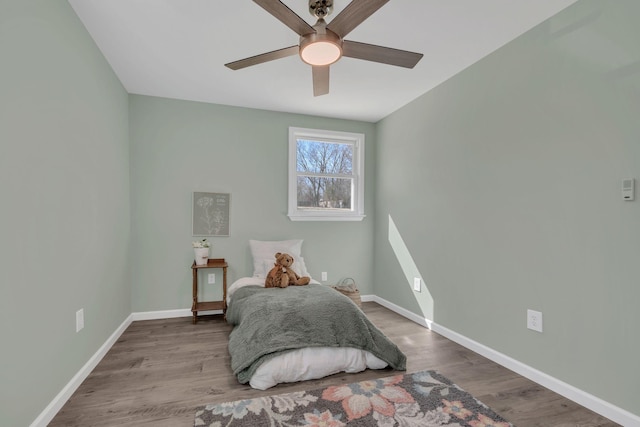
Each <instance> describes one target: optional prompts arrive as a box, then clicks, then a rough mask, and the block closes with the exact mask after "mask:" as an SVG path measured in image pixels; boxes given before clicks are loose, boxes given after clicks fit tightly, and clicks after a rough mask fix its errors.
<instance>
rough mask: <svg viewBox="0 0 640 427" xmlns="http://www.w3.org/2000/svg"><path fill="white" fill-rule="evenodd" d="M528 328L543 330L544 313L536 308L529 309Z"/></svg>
mask: <svg viewBox="0 0 640 427" xmlns="http://www.w3.org/2000/svg"><path fill="white" fill-rule="evenodd" d="M527 328H529V329H531V330H533V331H537V332H542V313H541V312H539V311H535V310H527Z"/></svg>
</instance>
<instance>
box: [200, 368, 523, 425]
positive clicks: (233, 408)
mask: <svg viewBox="0 0 640 427" xmlns="http://www.w3.org/2000/svg"><path fill="white" fill-rule="evenodd" d="M194 426H215V427H222V426H246V427H249V426H250V427H262V426H265V427H266V426H270V427H292V426H318V427H320V426H322V427H339V426H384V427H393V426H398V427H410V426H420V427H431V426H451V427H463V426H470V427H513V425H512V424H511V423H509V422H507V421H506V420H504V419H503V418H501V417H500V416H499V415H498V414H496V413H495V412H493V411H492V410H491V409H490V408H489V407H488V406H486V405H484V404H483V403H482V402H480V401H479V400H477V399H476V398H474V397H473V396H472V395H470V394H469V393H467V392H466V391H464V390H462V389H461V388H460V387H458V386H457V385H455V384H453V383H452V382H451V381H449V380H448V379H447V378H445V377H443V376H442V375H439V374H438V373H437V372H435V371H422V372H417V373H414V374H406V375H396V376H393V377H387V378H380V379H375V380H368V381H361V382H358V383H352V384H344V385H338V386H331V387H327V388H321V389H317V390H311V391H300V392H294V393H287V394H279V395H274V396H267V397H259V398H255V399H247V400H238V401H235V402H227V403H220V404H216V405H208V406H205V407H202V408H198V410H197V412H196V418H195V423H194Z"/></svg>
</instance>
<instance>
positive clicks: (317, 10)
mask: <svg viewBox="0 0 640 427" xmlns="http://www.w3.org/2000/svg"><path fill="white" fill-rule="evenodd" d="M331 12H333V0H309V13H310V14H311V15H312V16H315V17H316V18H318V19H323V18H325V17H327V16H329V15H331Z"/></svg>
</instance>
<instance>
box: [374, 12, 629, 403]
mask: <svg viewBox="0 0 640 427" xmlns="http://www.w3.org/2000/svg"><path fill="white" fill-rule="evenodd" d="M638 16H640V4H639V3H638V2H636V1H634V0H619V1H615V2H614V1H609V2H603V1H586V0H583V1H580V2H578V3H576V4H575V5H573V6H571V7H569V8H568V9H566V10H565V11H563V12H561V13H560V14H559V15H557V16H556V17H553V18H551V19H550V20H549V21H547V22H545V23H543V24H541V25H539V26H538V27H536V28H534V29H533V30H531V31H529V32H528V33H526V34H524V35H523V36H521V37H520V38H518V39H517V40H515V41H513V42H511V43H509V44H507V45H506V46H504V47H503V48H501V49H499V50H498V51H496V52H494V53H493V54H492V55H490V56H489V57H487V58H485V59H483V60H482V61H480V62H478V63H476V64H475V65H473V66H471V67H470V68H468V69H466V70H465V71H463V72H461V73H460V74H458V75H457V76H455V77H453V78H452V79H450V80H449V81H447V82H445V83H444V84H442V85H441V86H439V87H437V88H436V89H434V90H432V91H431V92H429V93H427V94H425V95H424V96H422V97H420V98H418V99H417V100H415V101H414V102H412V103H411V104H409V105H407V106H405V107H403V108H402V109H401V110H399V111H397V112H396V113H394V114H392V115H390V116H389V117H387V118H385V119H383V120H382V121H381V122H380V123H379V124H378V128H377V130H378V134H377V137H378V155H377V163H376V169H377V170H376V172H377V175H376V180H377V186H376V248H375V261H376V262H375V263H374V277H375V278H376V281H375V287H374V293H375V294H376V295H379V296H380V297H382V298H385V299H387V300H389V301H391V302H394V303H396V304H398V305H400V306H402V307H404V308H406V309H408V310H410V311H412V312H414V313H417V314H419V315H422V316H425V317H428V318H431V319H432V320H434V321H435V322H436V323H437V324H439V325H442V326H445V327H447V328H449V329H451V330H453V331H455V332H458V333H460V334H462V335H464V336H466V337H468V338H470V339H472V340H475V341H477V342H479V343H481V344H484V345H486V346H488V347H490V348H493V349H495V350H497V351H499V352H501V353H503V354H506V355H508V356H510V357H512V358H514V359H517V360H519V361H521V362H523V363H525V364H527V365H529V366H532V367H534V368H537V369H539V370H541V371H543V372H545V373H547V374H549V375H551V376H553V377H555V378H558V379H560V380H562V381H565V382H567V383H569V384H571V385H574V386H576V387H578V388H579V389H582V390H584V391H586V392H588V393H591V394H593V395H595V396H598V397H600V398H602V399H604V400H605V401H608V402H611V403H613V404H614V405H617V406H619V407H621V408H623V409H626V410H628V411H630V412H632V413H635V414H640V388H638V384H639V383H640V370H639V369H638V354H640V341H639V340H638V332H637V327H638V325H639V324H640V311H639V310H638V307H637V306H638V301H640V286H638V284H639V283H640V280H639V278H640V273H639V272H638V259H639V258H640V220H639V219H640V200H636V201H634V202H625V201H622V200H621V181H622V179H624V178H632V177H634V178H636V180H638V179H639V178H640V120H639V119H638V112H639V111H640V91H639V88H640V74H638V64H639V63H640V43H639V41H640V27H638V25H637V17H638ZM636 194H638V193H637V192H636ZM415 272H417V273H418V274H419V275H420V276H421V277H423V279H424V280H425V283H426V287H427V288H428V289H427V290H425V291H424V292H422V293H414V292H413V291H412V290H411V283H410V282H409V281H408V280H407V278H409V279H412V277H413V275H414V273H415ZM390 284H395V285H394V286H390ZM429 296H430V297H432V299H433V301H430V297H429ZM527 309H534V310H538V311H541V312H542V313H543V317H544V333H542V334H540V333H537V332H533V331H531V330H528V329H526V310H527Z"/></svg>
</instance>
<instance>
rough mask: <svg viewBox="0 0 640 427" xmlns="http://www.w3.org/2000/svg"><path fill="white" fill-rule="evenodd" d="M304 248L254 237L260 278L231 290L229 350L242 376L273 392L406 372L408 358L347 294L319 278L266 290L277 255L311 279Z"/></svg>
mask: <svg viewBox="0 0 640 427" xmlns="http://www.w3.org/2000/svg"><path fill="white" fill-rule="evenodd" d="M301 245H302V240H289V241H280V242H261V241H254V240H252V241H250V246H251V249H252V256H253V262H254V275H253V276H252V277H243V278H240V279H238V280H236V281H235V282H234V283H233V284H232V285H231V286H230V287H229V289H228V290H227V306H228V307H227V312H226V318H227V322H229V323H230V324H232V325H233V326H234V328H233V330H232V332H231V334H230V336H229V354H230V355H231V368H232V370H233V373H234V374H235V375H236V377H237V378H238V381H239V382H240V383H242V384H246V383H249V385H250V386H251V387H253V388H256V389H260V390H266V389H268V388H270V387H273V386H275V385H276V384H279V383H285V382H296V381H304V380H310V379H317V378H322V377H325V376H328V375H332V374H335V373H338V372H351V373H354V372H361V371H363V370H365V369H367V368H369V369H384V368H387V367H389V368H392V369H396V370H405V369H406V357H405V355H404V354H403V353H402V352H401V351H400V350H399V349H398V347H397V346H396V345H395V344H394V343H393V342H392V341H391V340H389V339H388V338H387V337H386V336H385V335H384V334H383V333H382V332H381V331H380V330H379V329H378V328H377V327H376V326H375V325H373V324H372V323H371V322H370V321H369V319H367V317H366V316H365V315H364V313H363V312H362V311H361V310H360V309H359V308H358V306H357V305H356V304H355V303H354V302H353V301H351V299H349V298H348V297H347V296H345V295H342V294H341V293H339V292H337V291H336V290H334V289H332V288H331V287H329V286H325V285H322V284H320V283H318V282H317V281H315V280H313V279H312V282H311V283H310V284H309V285H306V286H289V287H287V288H284V289H281V288H265V287H264V276H265V275H266V273H267V272H268V269H270V268H271V266H273V257H274V254H275V253H276V252H287V253H289V254H291V255H292V256H293V257H294V260H295V261H294V265H293V268H294V269H296V267H297V270H296V272H297V273H298V274H299V275H301V276H305V275H306V276H309V274H308V272H307V271H306V266H305V265H304V259H303V258H302V256H301ZM267 268H268V269H267Z"/></svg>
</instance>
